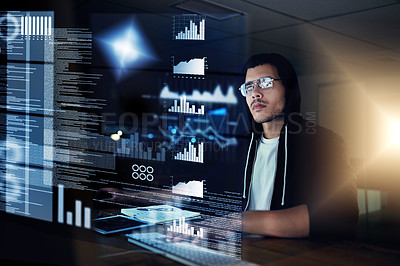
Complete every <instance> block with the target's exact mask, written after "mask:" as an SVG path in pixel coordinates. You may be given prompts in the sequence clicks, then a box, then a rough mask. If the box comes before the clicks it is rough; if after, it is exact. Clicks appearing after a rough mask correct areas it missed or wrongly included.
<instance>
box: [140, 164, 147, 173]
mask: <svg viewBox="0 0 400 266" xmlns="http://www.w3.org/2000/svg"><path fill="white" fill-rule="evenodd" d="M139 171H140V172H142V173H143V172H145V171H146V166H144V165H141V166H140V167H139Z"/></svg>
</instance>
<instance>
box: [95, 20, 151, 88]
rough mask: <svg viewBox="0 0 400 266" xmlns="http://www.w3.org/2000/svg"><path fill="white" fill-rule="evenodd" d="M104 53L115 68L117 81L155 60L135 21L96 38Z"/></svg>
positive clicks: (130, 21)
mask: <svg viewBox="0 0 400 266" xmlns="http://www.w3.org/2000/svg"><path fill="white" fill-rule="evenodd" d="M96 39H97V40H99V41H100V44H101V47H102V48H103V53H104V55H105V57H106V58H107V59H108V61H109V64H110V65H111V66H112V67H114V69H115V75H116V78H117V80H119V79H121V78H122V77H123V76H125V75H126V74H128V73H129V68H138V67H143V66H145V65H147V64H148V63H150V62H151V61H153V60H155V57H154V55H153V52H152V51H151V48H150V45H149V44H148V42H147V41H146V39H145V37H144V36H143V34H141V32H140V29H139V27H138V25H137V23H136V22H135V21H134V19H133V18H132V19H130V20H129V21H127V22H125V23H124V24H120V25H118V26H115V27H113V28H112V29H111V30H109V31H107V32H106V33H103V34H101V36H100V37H98V38H96Z"/></svg>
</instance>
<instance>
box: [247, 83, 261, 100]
mask: <svg viewBox="0 0 400 266" xmlns="http://www.w3.org/2000/svg"><path fill="white" fill-rule="evenodd" d="M250 93H251V94H250V95H251V97H252V98H262V96H263V93H262V91H261V89H260V87H258V85H257V84H255V85H254V88H253V89H252V90H251V91H250Z"/></svg>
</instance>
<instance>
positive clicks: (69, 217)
mask: <svg viewBox="0 0 400 266" xmlns="http://www.w3.org/2000/svg"><path fill="white" fill-rule="evenodd" d="M64 214H65V215H64ZM65 218H66V219H65ZM57 221H58V222H59V223H66V224H68V225H75V226H77V227H82V201H80V200H75V222H74V213H73V212H72V211H66V212H65V213H64V185H62V184H58V213H57ZM83 227H84V228H86V229H90V228H91V209H90V208H89V207H84V209H83Z"/></svg>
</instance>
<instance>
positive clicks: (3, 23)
mask: <svg viewBox="0 0 400 266" xmlns="http://www.w3.org/2000/svg"><path fill="white" fill-rule="evenodd" d="M19 28H20V27H19V26H18V21H17V19H16V18H15V17H14V16H11V15H10V14H7V16H4V17H0V38H1V39H7V40H14V39H15V38H16V37H17V36H18V29H19Z"/></svg>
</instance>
